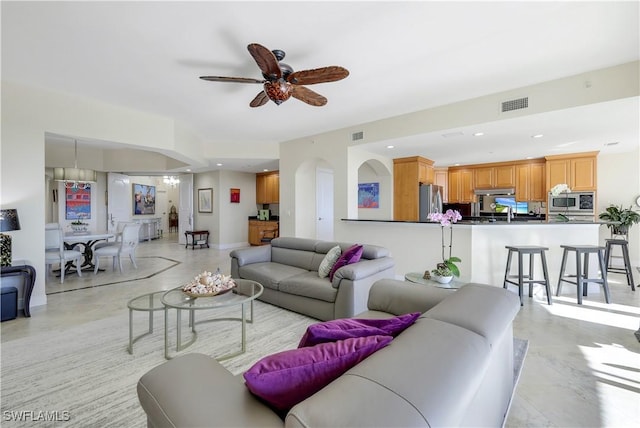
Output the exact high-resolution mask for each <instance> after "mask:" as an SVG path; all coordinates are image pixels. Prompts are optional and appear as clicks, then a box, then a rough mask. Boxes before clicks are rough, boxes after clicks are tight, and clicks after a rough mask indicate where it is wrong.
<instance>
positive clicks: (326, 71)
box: [200, 43, 349, 107]
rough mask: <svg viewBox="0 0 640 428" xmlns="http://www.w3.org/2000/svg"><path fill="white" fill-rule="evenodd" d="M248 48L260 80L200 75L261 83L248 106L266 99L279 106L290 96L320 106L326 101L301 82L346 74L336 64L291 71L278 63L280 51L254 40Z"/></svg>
mask: <svg viewBox="0 0 640 428" xmlns="http://www.w3.org/2000/svg"><path fill="white" fill-rule="evenodd" d="M247 49H248V50H249V53H250V54H251V56H252V57H253V59H254V60H255V61H256V64H258V67H259V68H260V71H261V72H262V77H264V79H263V80H260V79H251V78H247V77H225V76H200V79H202V80H208V81H211V82H235V83H261V84H262V85H263V90H262V91H261V92H260V93H258V95H256V97H255V98H254V99H253V100H252V101H251V102H250V103H249V106H251V107H260V106H263V105H265V104H266V103H267V101H269V100H271V101H273V102H274V103H276V104H277V105H280V104H282V103H283V102H284V101H286V100H288V99H289V98H290V97H294V98H296V99H298V100H300V101H302V102H305V103H307V104H309V105H312V106H316V107H320V106H323V105H325V104H327V99H326V98H325V97H323V96H322V95H320V94H318V93H316V92H314V91H312V90H311V89H309V88H307V87H305V86H302V85H314V84H316V83H328V82H335V81H338V80H342V79H344V78H345V77H347V76H348V75H349V71H348V70H347V69H346V68H343V67H339V66H329V67H322V68H316V69H313V70H303V71H293V68H292V67H291V66H290V65H288V64H285V63H283V62H280V61H282V60H283V59H284V57H285V52H284V51H282V50H279V49H276V50H273V51H270V50H269V49H267V48H265V47H264V46H262V45H259V44H257V43H252V44H250V45H249V46H247Z"/></svg>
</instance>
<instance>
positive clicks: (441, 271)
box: [424, 210, 462, 284]
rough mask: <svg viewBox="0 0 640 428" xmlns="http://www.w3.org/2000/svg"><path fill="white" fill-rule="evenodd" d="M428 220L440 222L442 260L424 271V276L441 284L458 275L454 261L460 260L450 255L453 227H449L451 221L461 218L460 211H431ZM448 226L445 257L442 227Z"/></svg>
mask: <svg viewBox="0 0 640 428" xmlns="http://www.w3.org/2000/svg"><path fill="white" fill-rule="evenodd" d="M428 218H429V220H431V221H437V222H439V223H440V226H441V228H442V230H441V233H442V262H440V263H438V264H436V268H435V269H432V270H431V272H429V271H426V272H425V273H424V277H425V278H427V279H433V280H435V281H438V282H439V283H441V284H446V283H448V282H449V281H451V280H452V279H453V277H454V276H455V277H458V276H460V269H459V268H458V266H457V265H456V263H459V262H461V261H462V260H461V259H460V258H459V257H456V256H452V255H451V247H452V245H451V244H452V241H453V228H452V227H451V224H452V223H456V222H457V221H458V220H461V219H462V216H461V215H460V212H459V211H457V210H447V211H446V212H444V213H431V214H429V216H428ZM445 226H449V245H448V246H449V257H448V258H445V256H444V254H445V248H446V247H447V245H446V244H445V239H444V235H445V232H444V227H445Z"/></svg>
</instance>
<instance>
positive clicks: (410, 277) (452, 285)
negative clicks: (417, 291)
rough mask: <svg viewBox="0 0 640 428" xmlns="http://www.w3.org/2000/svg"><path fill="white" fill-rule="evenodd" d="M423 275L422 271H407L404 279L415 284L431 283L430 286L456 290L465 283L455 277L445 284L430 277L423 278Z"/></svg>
mask: <svg viewBox="0 0 640 428" xmlns="http://www.w3.org/2000/svg"><path fill="white" fill-rule="evenodd" d="M423 276H424V272H409V273H408V274H406V275H405V276H404V279H405V281H409V282H413V283H415V284H424V285H431V286H432V287H438V288H446V289H449V290H457V289H458V288H462V286H463V285H466V283H465V282H462V281H458V280H456V279H452V280H451V282H448V283H446V284H441V283H439V282H438V281H434V280H432V279H425V278H423Z"/></svg>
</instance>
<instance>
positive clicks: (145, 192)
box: [133, 183, 156, 215]
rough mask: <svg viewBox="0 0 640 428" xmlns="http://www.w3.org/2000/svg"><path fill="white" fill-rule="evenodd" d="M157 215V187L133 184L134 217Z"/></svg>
mask: <svg viewBox="0 0 640 428" xmlns="http://www.w3.org/2000/svg"><path fill="white" fill-rule="evenodd" d="M155 213H156V186H150V185H147V184H135V183H134V184H133V215H148V214H155Z"/></svg>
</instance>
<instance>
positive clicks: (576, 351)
mask: <svg viewBox="0 0 640 428" xmlns="http://www.w3.org/2000/svg"><path fill="white" fill-rule="evenodd" d="M229 251H230V250H216V249H213V248H211V249H195V250H192V249H191V248H189V249H185V248H184V246H183V245H180V244H178V243H177V234H176V233H173V234H165V237H164V238H163V239H160V240H156V241H152V242H144V243H141V244H140V245H139V247H138V252H137V260H138V267H139V269H137V270H135V269H133V267H132V266H131V263H130V262H129V261H128V260H123V268H124V273H123V274H122V275H121V274H119V273H118V272H117V271H116V272H113V271H112V270H111V266H110V264H109V263H105V264H104V265H105V266H106V268H107V269H106V271H105V272H101V273H99V274H98V275H97V276H94V275H93V273H90V272H87V273H86V274H84V275H83V277H82V278H78V277H77V276H76V275H70V276H68V277H67V278H65V283H64V284H59V280H58V279H57V278H55V277H52V276H49V277H47V284H46V287H47V293H48V304H47V305H45V306H39V307H33V308H32V309H31V314H32V317H31V318H24V317H22V316H20V317H19V318H18V319H16V320H12V321H7V322H3V323H2V325H1V326H0V332H1V341H2V344H3V346H6V344H7V343H8V342H10V341H11V340H14V339H16V338H20V337H24V336H28V335H29V334H32V333H35V332H42V331H51V332H52V333H55V332H56V331H59V330H61V329H64V328H66V327H69V326H75V325H78V324H81V323H84V322H88V321H92V320H96V319H101V318H107V317H111V316H113V315H116V314H118V313H122V311H126V302H127V301H128V300H129V299H131V298H132V297H135V296H137V295H139V294H142V293H146V292H151V291H155V290H161V289H169V288H172V287H175V286H177V285H180V284H181V283H182V282H184V280H185V278H188V277H190V276H192V275H195V274H196V273H198V272H200V271H202V270H205V269H207V270H215V269H216V268H218V267H219V268H220V269H221V270H222V271H223V272H229V270H230V261H229ZM158 271H161V272H160V273H157V274H156V272H158ZM634 274H636V284H638V282H640V274H638V273H636V272H634ZM552 288H553V289H554V290H555V284H553V287H552ZM610 288H611V295H612V303H611V304H608V305H607V304H605V303H604V297H603V295H602V294H601V293H599V294H598V293H593V294H590V295H589V296H588V297H587V298H586V299H584V304H583V305H582V306H578V305H577V304H576V303H575V295H574V294H575V291H573V290H571V288H570V287H569V286H567V285H565V286H564V289H563V295H562V296H560V297H557V298H556V297H555V296H554V303H553V305H551V306H548V305H547V304H546V298H545V296H544V292H543V290H542V288H539V289H536V293H534V297H533V298H528V297H525V300H524V306H523V307H522V309H521V310H520V313H519V314H518V316H517V318H516V320H515V323H514V335H515V336H517V337H520V338H523V339H528V340H529V352H528V354H527V358H526V359H525V363H524V368H523V372H522V376H521V378H520V383H519V385H518V388H517V391H516V397H515V399H514V402H513V405H512V407H511V411H510V414H509V418H508V421H507V426H508V427H540V426H547V427H605V426H606V427H631V426H639V425H638V421H640V343H639V342H638V340H637V339H636V338H635V336H634V331H635V330H637V329H638V328H639V326H640V290H637V291H636V292H633V291H631V289H630V287H628V286H627V285H626V284H625V283H624V277H623V276H622V275H619V274H611V275H610ZM74 289H75V290H74ZM513 291H514V292H515V291H516V290H515V289H514V290H513Z"/></svg>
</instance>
